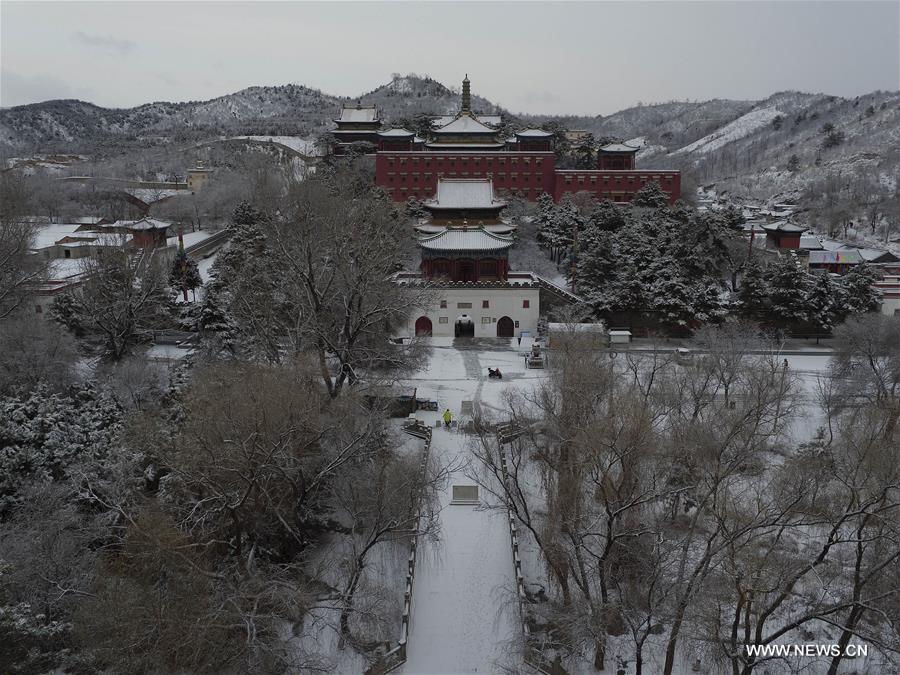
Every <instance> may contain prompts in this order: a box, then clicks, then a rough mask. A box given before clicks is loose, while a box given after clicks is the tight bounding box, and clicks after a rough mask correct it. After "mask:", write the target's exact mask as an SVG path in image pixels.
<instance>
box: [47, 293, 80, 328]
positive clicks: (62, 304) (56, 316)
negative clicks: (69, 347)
mask: <svg viewBox="0 0 900 675" xmlns="http://www.w3.org/2000/svg"><path fill="white" fill-rule="evenodd" d="M80 315H81V309H80V307H79V304H78V299H77V298H76V297H75V295H74V294H72V293H63V294H61V295H58V296H56V297H55V298H54V299H53V303H52V304H51V305H50V318H51V319H53V320H54V321H56V322H57V323H59V324H60V325H62V326H65V327H66V328H68V329H69V330H70V331H72V334H73V335H75V336H76V337H81V336H82V335H84V326H82V324H81V320H80V318H79V317H80Z"/></svg>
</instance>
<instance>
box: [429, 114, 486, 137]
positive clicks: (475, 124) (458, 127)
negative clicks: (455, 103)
mask: <svg viewBox="0 0 900 675" xmlns="http://www.w3.org/2000/svg"><path fill="white" fill-rule="evenodd" d="M434 131H435V133H436V134H491V135H493V134H496V133H497V131H496V130H495V129H492V128H491V127H489V126H486V125H484V124H482V123H481V122H479V121H478V120H477V119H476V118H475V117H472V116H471V115H460V116H459V117H457V118H456V119H454V120H453V121H452V122H450V123H449V124H445V125H444V126H442V127H440V128H439V129H435V130H434Z"/></svg>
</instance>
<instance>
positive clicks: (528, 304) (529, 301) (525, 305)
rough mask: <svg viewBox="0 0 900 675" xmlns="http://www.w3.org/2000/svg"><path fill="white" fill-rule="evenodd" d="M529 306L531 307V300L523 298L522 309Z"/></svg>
mask: <svg viewBox="0 0 900 675" xmlns="http://www.w3.org/2000/svg"><path fill="white" fill-rule="evenodd" d="M529 307H531V300H523V301H522V309H528V308H529Z"/></svg>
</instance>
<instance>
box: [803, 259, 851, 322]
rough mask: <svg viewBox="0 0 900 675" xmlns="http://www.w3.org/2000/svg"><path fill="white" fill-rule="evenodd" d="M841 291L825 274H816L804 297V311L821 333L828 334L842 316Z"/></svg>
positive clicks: (829, 276)
mask: <svg viewBox="0 0 900 675" xmlns="http://www.w3.org/2000/svg"><path fill="white" fill-rule="evenodd" d="M842 295H843V293H842V291H841V289H840V288H839V287H838V285H837V284H835V283H834V282H833V281H832V280H831V275H829V274H828V273H827V272H824V273H822V274H816V275H815V277H814V280H813V283H812V286H811V287H810V289H809V293H808V294H807V296H806V310H807V315H808V318H809V320H810V321H812V322H813V323H815V324H816V325H817V326H819V327H820V328H821V329H822V330H823V331H826V332H830V331H831V329H832V328H834V325H835V324H836V323H837V322H838V321H840V320H841V318H842V316H843V302H842Z"/></svg>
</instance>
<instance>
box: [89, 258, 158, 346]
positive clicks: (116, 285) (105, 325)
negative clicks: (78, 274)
mask: <svg viewBox="0 0 900 675" xmlns="http://www.w3.org/2000/svg"><path fill="white" fill-rule="evenodd" d="M150 254H151V251H150V250H145V251H144V252H143V254H141V252H139V251H134V250H133V249H131V248H128V247H126V246H124V245H122V246H120V247H118V248H114V249H113V248H111V249H108V250H106V251H104V252H103V254H102V255H100V256H98V257H96V258H84V259H83V260H84V262H83V265H82V274H83V276H84V281H83V282H82V284H81V286H80V287H79V288H78V289H77V290H76V291H75V294H76V302H75V303H74V311H75V314H76V320H77V323H78V324H79V325H80V327H81V328H82V329H83V330H85V331H86V332H89V333H94V334H97V335H99V336H101V337H102V339H103V341H104V345H105V348H106V354H107V355H108V356H109V357H110V358H111V359H113V360H119V359H121V358H122V357H123V356H124V355H125V353H126V352H127V351H128V349H129V347H131V345H133V344H134V343H135V342H137V341H139V340H141V339H143V338H145V337H146V335H147V332H148V331H149V330H151V329H154V328H162V327H164V326H165V323H166V319H165V315H164V310H165V308H166V304H167V302H168V297H167V296H168V289H167V285H166V277H165V273H164V270H163V269H162V266H161V264H156V263H155V261H153V260H152V259H151V260H148V258H149V257H150Z"/></svg>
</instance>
